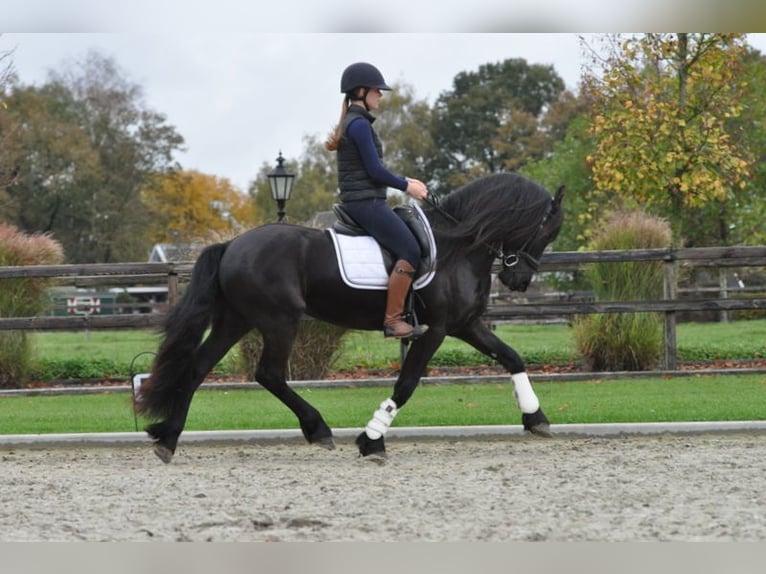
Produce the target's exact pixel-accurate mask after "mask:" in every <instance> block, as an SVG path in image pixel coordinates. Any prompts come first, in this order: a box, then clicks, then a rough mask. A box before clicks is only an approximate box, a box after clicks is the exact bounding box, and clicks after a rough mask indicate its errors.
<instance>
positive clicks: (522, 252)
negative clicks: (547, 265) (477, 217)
mask: <svg viewBox="0 0 766 574" xmlns="http://www.w3.org/2000/svg"><path fill="white" fill-rule="evenodd" d="M423 201H425V202H426V203H428V204H429V205H430V206H431V207H433V208H434V209H435V210H436V211H438V212H439V213H440V214H441V215H443V216H444V217H446V218H447V219H449V220H450V221H451V222H452V223H455V224H459V223H460V221H459V220H458V219H457V218H456V217H454V216H453V215H452V214H451V213H448V212H447V211H445V210H444V209H442V207H441V206H440V205H439V203H438V200H437V199H436V198H434V199H432V198H431V197H426V198H425V199H424V200H423ZM551 213H553V199H551V201H550V203H549V204H548V209H547V210H546V211H545V215H543V217H542V219H541V220H540V223H539V224H538V225H537V227H536V228H535V231H534V233H532V235H530V236H529V237H527V240H526V241H525V242H524V243H523V244H522V246H521V247H519V248H518V249H517V250H516V251H514V252H513V253H505V249H504V247H503V245H501V246H500V248H499V249H498V248H497V247H495V246H494V245H491V244H490V243H486V242H484V245H485V246H486V247H487V249H489V252H490V253H492V254H493V255H494V256H495V258H496V259H499V260H500V261H501V262H502V264H503V268H509V269H510V268H513V267H516V265H518V264H519V262H520V261H521V260H522V259H523V260H524V261H525V262H526V264H527V265H528V266H529V267H530V269H532V271H537V270H538V269H539V268H540V260H539V259H538V258H536V257H533V256H532V254H530V253H529V246H530V245H531V244H532V243H534V242H535V241H537V238H538V237H539V235H540V233H541V232H542V230H543V227H545V224H546V223H547V222H548V219H549V218H550V216H551Z"/></svg>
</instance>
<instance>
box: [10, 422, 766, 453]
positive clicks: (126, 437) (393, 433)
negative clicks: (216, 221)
mask: <svg viewBox="0 0 766 574" xmlns="http://www.w3.org/2000/svg"><path fill="white" fill-rule="evenodd" d="M360 432H362V429H361V428H353V429H352V428H341V429H334V430H333V436H334V438H335V439H336V440H341V441H348V442H350V443H352V444H353V440H354V438H355V437H356V436H357V435H358V434H359V433H360ZM551 432H552V433H553V435H554V437H553V439H550V440H556V437H625V436H657V435H663V434H668V435H692V434H720V433H761V432H766V421H719V422H714V421H711V422H707V421H700V422H680V423H661V422H660V423H599V424H558V425H551ZM527 436H530V435H529V433H528V432H526V431H525V430H524V429H523V427H522V426H521V425H477V426H444V427H442V426H424V427H391V429H390V430H389V431H388V433H387V434H386V438H387V439H399V440H412V439H433V440H445V439H446V440H449V439H453V440H454V439H461V438H463V439H477V438H509V437H510V438H522V437H527ZM530 438H532V439H534V440H546V439H538V438H537V437H531V436H530ZM180 442H181V444H193V443H222V444H231V443H255V444H257V443H273V442H302V443H305V439H304V438H303V434H302V433H301V431H300V430H299V429H274V430H231V431H184V433H183V434H182V435H181V439H180ZM141 443H145V444H147V445H150V444H151V440H150V439H149V437H148V436H147V435H146V433H144V432H143V431H133V432H117V433H69V434H18V435H0V447H3V448H9V447H16V448H18V447H24V446H31V447H46V446H118V445H136V444H141Z"/></svg>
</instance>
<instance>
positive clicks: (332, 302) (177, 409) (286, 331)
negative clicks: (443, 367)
mask: <svg viewBox="0 0 766 574" xmlns="http://www.w3.org/2000/svg"><path fill="white" fill-rule="evenodd" d="M563 193H564V189H563V187H561V188H560V189H559V190H558V192H557V193H556V196H555V197H553V196H552V195H551V194H550V193H549V192H548V191H546V190H545V189H544V188H543V187H542V186H541V185H539V184H538V183H536V182H534V181H532V180H530V179H527V178H525V177H523V176H521V175H518V174H516V173H499V174H492V175H488V176H484V177H481V178H478V179H476V180H474V181H472V182H470V183H468V184H466V185H464V186H462V187H460V188H459V189H457V190H455V191H453V192H452V193H450V194H449V195H447V196H446V197H445V198H444V199H443V200H442V201H441V203H440V204H438V205H437V204H433V203H432V204H431V205H430V207H429V206H426V207H425V208H424V210H423V211H424V213H425V214H426V216H427V218H428V219H429V221H430V223H431V226H432V228H433V232H434V237H435V240H436V245H437V248H438V249H437V251H438V258H437V268H436V273H435V275H434V277H433V279H432V281H431V282H430V283H429V284H428V285H427V286H425V287H423V288H422V289H420V290H418V292H417V296H416V297H415V312H416V315H417V317H418V319H419V320H420V321H421V322H423V323H426V324H428V325H429V326H430V328H429V330H428V331H427V332H426V333H425V334H424V335H423V336H422V337H420V338H419V339H417V340H415V341H412V342H411V343H410V348H409V351H408V352H407V354H406V358H405V360H404V362H403V364H402V365H401V370H400V373H399V376H398V378H397V380H396V383H395V385H394V388H393V394H392V395H391V397H390V398H388V399H386V400H385V401H383V403H381V405H380V407H379V408H378V409H377V410H375V411H374V413H373V416H372V418H371V419H370V422H369V423H368V425H367V427H366V428H365V430H364V431H363V432H362V433H361V434H360V435H359V436H358V438H357V439H356V444H357V446H358V447H359V452H360V455H361V456H370V455H375V456H376V457H385V443H384V435H385V433H386V431H387V430H388V427H389V425H390V424H391V422H392V421H393V418H394V416H395V415H396V413H397V411H398V409H401V408H402V407H403V406H404V405H405V404H406V403H407V401H408V399H409V398H410V396H411V395H412V393H413V391H414V390H415V387H416V386H417V384H418V381H419V380H420V378H421V376H422V375H423V374H424V373H425V371H426V368H427V366H428V362H429V360H430V359H431V357H432V356H433V355H434V353H435V352H436V350H437V349H438V348H439V346H440V345H441V343H442V342H443V341H444V338H445V337H446V336H447V335H450V336H452V337H456V338H458V339H461V340H463V341H465V342H467V343H468V344H470V345H472V346H473V347H475V348H476V349H477V350H479V351H480V352H482V353H483V354H485V355H487V356H488V357H491V358H492V359H495V360H496V361H498V362H499V363H500V364H502V365H503V367H504V368H505V369H507V370H508V371H509V373H510V374H511V379H512V381H513V385H514V395H515V397H516V401H517V403H518V406H519V408H520V410H521V413H522V424H523V427H524V429H525V430H527V431H530V432H532V433H534V434H538V435H543V436H550V430H549V429H550V424H549V422H548V419H547V418H546V416H545V415H544V414H543V411H542V409H541V408H540V406H539V402H538V399H537V397H536V395H535V393H534V391H533V390H532V386H531V384H530V382H529V378H528V377H527V374H526V372H525V365H524V362H523V360H522V359H521V357H520V356H519V354H518V353H517V352H516V351H514V350H513V349H512V348H511V347H510V346H508V345H506V344H505V343H504V342H503V341H501V340H500V339H499V338H498V337H497V336H495V335H494V334H493V333H492V331H491V330H489V329H488V328H487V327H486V326H485V324H484V323H483V322H482V315H483V313H484V311H485V310H486V307H487V302H488V299H489V292H490V284H491V272H492V266H493V263H494V262H495V261H496V260H498V259H499V260H500V261H501V262H502V269H501V270H500V272H499V278H500V280H501V281H502V283H503V284H505V285H506V286H507V287H508V288H509V289H511V290H515V291H524V290H526V288H527V287H528V286H529V283H530V281H531V279H532V275H533V274H534V272H535V271H537V268H538V262H539V259H540V257H541V255H542V253H543V251H544V249H545V247H546V246H547V245H548V244H549V243H551V242H552V241H553V240H554V239H555V238H556V236H557V235H558V233H559V230H560V228H561V225H562V222H563V217H564V214H563V210H562V207H561V200H562V197H563ZM385 303H386V292H385V291H375V290H364V289H353V288H351V287H348V286H346V285H345V284H344V282H343V281H342V279H341V276H340V273H339V268H338V263H337V259H336V255H335V253H334V248H333V244H332V242H331V238H330V237H329V234H328V233H327V231H326V230H322V229H312V228H308V227H302V226H297V225H290V224H286V223H275V224H267V225H263V226H261V227H257V228H254V229H251V230H249V231H247V232H245V233H243V234H242V235H240V236H238V237H236V238H235V239H233V240H231V241H228V242H225V243H218V244H214V245H210V246H208V247H206V248H205V249H204V250H203V251H202V253H201V254H200V255H199V257H198V259H197V261H196V262H195V265H194V269H193V271H192V275H191V281H190V283H189V285H188V287H187V289H186V290H185V292H184V294H183V296H182V297H181V299H180V300H179V302H178V303H177V304H176V305H175V306H174V307H173V308H172V309H171V310H170V312H169V314H168V316H167V319H166V321H165V323H164V327H163V337H162V340H161V342H160V345H159V349H158V352H157V356H156V358H155V361H154V363H153V365H152V370H151V376H150V377H149V378H148V380H147V381H146V382H145V384H144V385H143V386H142V387H141V390H140V394H139V395H138V397H137V401H136V409H137V411H138V412H139V413H140V414H143V415H144V416H146V417H148V418H149V419H150V421H155V422H152V423H151V424H149V426H147V427H146V432H147V433H148V434H149V435H150V436H151V437H152V438H153V440H154V451H155V453H156V454H157V456H159V457H160V459H161V460H162V461H164V462H166V463H167V462H170V460H171V459H172V457H173V454H174V452H175V449H176V446H177V444H178V439H179V436H180V434H181V432H182V430H183V428H184V424H185V422H186V417H187V414H188V411H189V406H190V404H191V400H192V396H193V394H194V392H195V391H196V389H197V388H198V387H199V385H200V384H201V383H202V381H203V380H204V378H205V376H206V375H207V374H208V373H209V372H210V370H211V369H212V368H213V366H214V365H215V364H216V363H217V362H218V361H219V360H220V359H221V358H223V356H224V355H225V354H226V352H227V351H228V350H229V349H230V348H231V347H232V346H233V345H234V344H235V343H237V341H239V340H240V339H241V338H242V337H243V336H244V335H245V334H246V333H248V332H249V331H250V330H251V329H257V330H258V331H259V332H260V333H261V336H262V338H263V350H262V353H261V356H260V359H259V361H258V365H257V367H256V370H255V379H256V381H258V383H260V384H261V385H262V386H263V387H265V388H266V389H267V390H269V391H270V392H271V393H272V394H273V395H274V396H276V397H277V398H278V399H279V400H280V401H282V402H283V403H284V404H285V405H286V406H287V407H289V408H290V410H292V412H293V413H295V415H296V417H297V418H298V422H299V424H300V428H301V430H302V432H303V435H304V436H305V438H306V440H307V441H308V442H309V443H313V444H318V445H320V446H323V447H325V448H329V449H331V448H334V446H335V445H334V442H333V436H332V431H331V430H330V427H329V426H328V425H327V423H326V422H325V421H324V419H323V418H322V415H321V414H320V413H319V411H317V410H316V409H315V408H314V407H313V406H311V405H310V404H309V403H308V402H307V401H306V400H305V399H303V398H302V397H301V396H299V395H298V394H297V393H296V392H295V391H294V390H293V389H291V388H290V386H289V385H288V384H287V381H286V372H287V364H288V358H289V357H290V352H291V350H292V347H293V342H294V340H295V338H296V335H297V333H298V327H299V324H300V322H301V317H303V316H304V315H308V316H310V317H313V318H315V319H319V320H322V321H327V322H330V323H334V324H336V325H341V326H343V327H346V328H348V329H361V330H381V329H382V320H383V314H384V308H385ZM208 328H210V331H209V334H208V336H207V337H206V338H204V335H205V332H206V331H207V330H208ZM203 338H204V341H203Z"/></svg>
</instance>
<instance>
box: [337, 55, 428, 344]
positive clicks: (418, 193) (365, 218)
mask: <svg viewBox="0 0 766 574" xmlns="http://www.w3.org/2000/svg"><path fill="white" fill-rule="evenodd" d="M390 89H391V88H390V87H389V86H388V85H387V84H386V81H385V80H384V79H383V75H382V74H381V73H380V71H379V70H378V69H377V68H376V67H375V66H373V65H372V64H368V63H366V62H357V63H355V64H351V65H350V66H348V67H347V68H346V69H345V70H344V71H343V75H342V76H341V80H340V91H341V93H343V94H345V97H344V99H343V106H342V108H341V114H340V120H339V121H338V125H337V126H336V127H335V130H334V131H333V132H332V133H331V134H330V136H329V137H328V139H327V141H326V142H325V147H326V148H327V149H328V150H330V151H337V152H338V159H337V161H338V187H339V189H340V200H341V202H342V203H343V207H344V209H345V211H346V212H347V213H348V214H349V215H350V216H351V217H352V218H353V219H354V220H355V221H356V222H357V223H358V224H359V225H360V226H361V227H363V228H364V230H365V231H366V232H367V233H369V234H370V235H372V236H373V237H374V238H375V239H376V240H377V241H378V243H380V244H381V245H382V246H383V247H384V248H385V249H387V250H388V251H390V252H391V253H393V254H394V258H395V259H396V263H395V264H394V270H393V272H392V273H391V276H390V277H389V281H388V298H387V301H386V314H385V318H384V321H383V333H384V335H385V336H386V337H395V338H417V337H419V336H420V335H422V334H423V333H425V332H426V330H427V329H428V325H418V326H416V327H413V326H412V325H410V324H409V323H407V322H406V321H405V320H404V302H405V299H406V297H407V293H408V292H409V289H410V286H411V285H412V281H413V279H414V277H415V272H416V270H417V268H418V265H419V264H420V257H421V252H420V245H419V244H418V241H417V239H415V236H414V235H413V234H412V232H411V231H410V229H409V227H407V225H406V224H405V223H404V222H403V221H402V219H401V218H400V217H399V216H397V215H396V214H395V213H394V211H393V210H392V209H391V207H390V206H389V205H388V203H386V188H388V187H393V188H395V189H398V190H401V191H405V192H406V193H408V194H409V195H410V196H412V197H414V198H416V199H425V198H426V197H427V196H428V189H427V188H426V185H425V184H424V183H423V182H422V181H420V180H418V179H412V178H409V177H402V176H399V175H395V174H393V173H391V172H390V171H389V170H388V169H387V168H386V167H385V166H384V165H383V164H382V162H381V157H382V155H383V145H382V144H381V141H380V139H379V138H378V134H377V133H376V132H375V130H374V129H373V127H372V124H373V122H374V121H375V116H373V115H372V114H371V113H370V112H371V111H372V110H377V109H378V107H379V105H380V100H381V98H382V96H383V90H390Z"/></svg>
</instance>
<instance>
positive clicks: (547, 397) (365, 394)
mask: <svg viewBox="0 0 766 574" xmlns="http://www.w3.org/2000/svg"><path fill="white" fill-rule="evenodd" d="M535 390H536V392H537V395H538V397H539V398H540V402H541V405H542V407H543V410H544V411H545V412H546V414H547V416H548V418H549V419H550V420H551V422H552V423H554V424H567V423H607V422H612V423H616V422H668V421H728V420H735V421H736V420H766V400H764V397H765V396H766V377H764V376H762V375H730V376H708V375H700V376H694V377H678V378H667V379H666V378H653V379H640V380H630V381H625V380H622V381H619V380H617V381H599V382H595V381H588V382H566V383H561V382H555V383H552V382H540V383H536V384H535ZM298 392H299V394H301V395H302V396H303V397H304V398H306V399H307V400H308V401H309V402H311V403H312V404H313V405H314V406H316V407H317V408H318V409H319V410H320V412H322V413H323V415H324V416H325V418H326V420H327V422H328V424H330V426H331V427H335V428H341V427H352V428H354V427H363V426H364V425H365V424H366V422H367V420H368V419H369V418H370V416H371V415H372V412H373V410H374V409H375V408H376V407H377V405H378V404H379V403H380V401H381V400H383V399H385V398H386V397H388V396H390V393H391V389H389V388H355V389H354V388H352V389H338V388H333V389H301V390H299V391H298ZM519 423H520V414H519V411H518V409H517V407H516V405H515V402H514V399H513V391H512V387H511V384H510V379H509V381H508V382H507V383H502V384H500V383H495V384H475V385H423V386H421V387H420V388H418V389H417V391H416V392H415V394H414V395H413V398H412V399H411V401H410V402H409V403H408V404H407V405H405V407H404V408H403V409H402V410H401V412H400V414H399V416H398V417H397V419H396V423H395V424H396V425H400V426H431V425H434V426H440V425H499V424H519ZM144 424H145V421H140V423H139V425H140V427H141V426H143V425H144ZM270 428H297V422H296V419H295V417H294V416H293V415H292V413H290V412H289V411H288V410H287V408H286V407H285V406H284V405H282V404H281V403H280V402H279V401H277V399H275V398H274V397H272V396H271V395H270V394H269V393H268V392H266V391H263V390H252V389H250V390H244V389H243V390H234V391H231V390H229V391H221V390H207V389H203V390H200V391H198V392H197V394H196V395H195V397H194V401H193V403H192V408H191V411H190V415H189V420H188V425H187V430H236V429H270ZM132 430H135V422H134V418H133V413H132V410H131V395H130V394H129V393H104V394H97V395H75V396H71V395H67V396H13V397H8V396H6V397H0V434H29V433H32V434H35V433H79V432H125V431H132Z"/></svg>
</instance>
